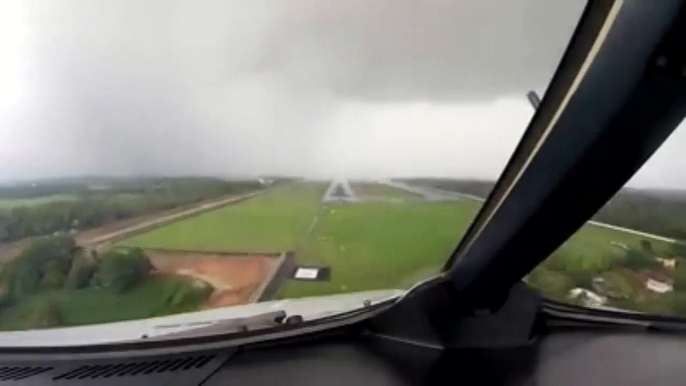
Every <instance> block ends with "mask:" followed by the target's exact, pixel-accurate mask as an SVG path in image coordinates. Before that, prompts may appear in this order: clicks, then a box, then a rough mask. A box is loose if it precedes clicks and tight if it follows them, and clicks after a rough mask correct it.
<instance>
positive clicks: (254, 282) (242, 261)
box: [145, 250, 279, 309]
mask: <svg viewBox="0 0 686 386" xmlns="http://www.w3.org/2000/svg"><path fill="white" fill-rule="evenodd" d="M145 253H146V254H147V255H148V256H149V257H150V261H151V262H152V264H153V265H154V266H155V268H156V269H157V270H158V271H160V272H161V273H169V274H175V275H181V276H188V277H192V278H194V279H196V280H202V281H204V282H206V283H209V284H211V285H212V286H213V287H214V292H212V295H210V297H209V299H208V300H207V301H206V302H205V304H204V305H203V306H201V309H211V308H217V307H227V306H235V305H239V304H246V303H249V302H250V301H251V299H253V298H254V297H255V296H254V295H255V292H256V291H257V290H258V289H259V288H260V286H261V285H262V283H263V282H264V281H265V280H267V279H268V278H269V277H270V276H271V274H272V273H273V272H274V271H275V270H276V269H277V268H278V265H279V259H278V257H277V256H274V255H252V254H251V255H237V254H231V255H228V254H218V253H204V252H172V251H159V250H146V251H145Z"/></svg>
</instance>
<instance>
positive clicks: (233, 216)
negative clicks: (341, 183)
mask: <svg viewBox="0 0 686 386" xmlns="http://www.w3.org/2000/svg"><path fill="white" fill-rule="evenodd" d="M325 190H326V184H323V183H305V182H304V183H296V184H292V185H287V186H280V187H277V188H274V189H273V190H271V191H268V192H265V193H263V194H261V195H259V196H258V197H255V198H252V199H249V200H246V201H244V202H241V203H238V204H237V205H230V206H227V207H224V208H221V209H218V210H215V211H212V212H208V213H205V214H202V215H200V216H197V217H194V218H191V219H188V220H184V221H180V222H177V223H174V224H172V225H169V226H166V227H163V228H159V229H157V230H154V231H152V232H149V233H145V234H142V235H140V236H136V237H132V238H130V239H127V240H123V241H122V242H121V243H120V245H123V246H134V247H141V248H163V249H183V250H197V251H226V252H255V253H280V252H283V251H287V250H294V249H297V245H298V244H299V242H301V240H302V238H303V237H304V235H305V233H306V231H307V229H308V227H309V226H310V225H311V223H312V221H313V219H314V217H315V216H316V213H317V210H318V207H319V201H320V200H321V197H322V196H323V194H324V191H325Z"/></svg>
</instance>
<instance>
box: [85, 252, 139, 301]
mask: <svg viewBox="0 0 686 386" xmlns="http://www.w3.org/2000/svg"><path fill="white" fill-rule="evenodd" d="M151 270H152V264H150V260H149V259H148V257H147V256H146V255H145V254H144V253H143V251H142V250H141V249H140V248H131V249H112V250H110V251H108V252H107V253H105V254H104V255H103V256H102V259H101V261H100V264H98V268H97V271H96V278H97V279H96V280H97V283H98V284H99V285H101V286H102V287H103V288H105V289H110V290H113V291H116V292H124V291H126V290H127V289H129V288H131V287H133V286H135V285H136V284H138V283H140V282H141V281H142V280H143V279H144V278H145V277H147V276H148V274H149V273H150V271H151Z"/></svg>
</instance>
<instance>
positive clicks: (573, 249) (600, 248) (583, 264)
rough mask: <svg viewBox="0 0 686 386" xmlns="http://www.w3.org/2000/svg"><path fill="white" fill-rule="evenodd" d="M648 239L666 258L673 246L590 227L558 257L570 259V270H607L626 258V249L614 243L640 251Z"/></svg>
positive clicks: (581, 231)
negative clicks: (642, 241) (620, 259)
mask: <svg viewBox="0 0 686 386" xmlns="http://www.w3.org/2000/svg"><path fill="white" fill-rule="evenodd" d="M644 239H645V240H649V241H650V242H651V244H652V246H653V250H654V251H655V253H656V254H657V255H658V256H664V255H666V254H667V252H668V251H669V244H667V243H664V242H662V241H655V240H650V239H646V238H645V237H642V236H637V235H633V234H631V233H626V232H621V231H617V230H613V229H607V228H602V227H598V226H595V225H590V224H588V225H585V226H584V227H582V228H581V229H580V230H579V231H578V232H576V233H575V234H574V235H573V236H572V237H571V238H570V239H569V240H567V242H565V243H564V244H563V245H562V246H560V248H558V250H557V251H556V252H555V253H556V254H564V255H567V256H566V260H567V261H568V262H569V264H571V266H569V267H568V268H569V269H571V268H574V269H579V270H604V269H607V268H608V267H609V266H610V265H611V264H612V263H614V262H615V261H616V260H617V259H619V258H621V257H623V256H624V254H625V251H624V249H622V248H620V247H618V246H615V245H612V244H611V243H612V242H615V243H622V244H624V245H626V246H627V247H629V248H631V249H640V248H641V246H640V243H641V240H644Z"/></svg>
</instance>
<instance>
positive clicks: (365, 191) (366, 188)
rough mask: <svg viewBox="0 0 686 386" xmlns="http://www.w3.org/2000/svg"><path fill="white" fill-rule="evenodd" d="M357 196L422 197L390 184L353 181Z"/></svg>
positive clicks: (406, 198) (353, 188)
mask: <svg viewBox="0 0 686 386" xmlns="http://www.w3.org/2000/svg"><path fill="white" fill-rule="evenodd" d="M350 187H351V188H352V190H353V192H354V193H355V195H356V196H357V197H362V198H364V197H370V198H389V199H394V198H400V199H404V200H410V199H417V200H418V199H421V197H419V196H418V195H416V194H412V193H410V192H407V191H405V190H402V189H397V188H394V187H392V186H388V185H381V184H376V183H353V184H351V185H350Z"/></svg>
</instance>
